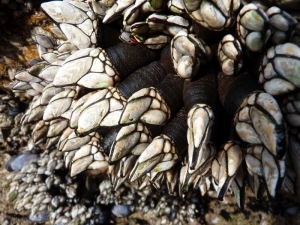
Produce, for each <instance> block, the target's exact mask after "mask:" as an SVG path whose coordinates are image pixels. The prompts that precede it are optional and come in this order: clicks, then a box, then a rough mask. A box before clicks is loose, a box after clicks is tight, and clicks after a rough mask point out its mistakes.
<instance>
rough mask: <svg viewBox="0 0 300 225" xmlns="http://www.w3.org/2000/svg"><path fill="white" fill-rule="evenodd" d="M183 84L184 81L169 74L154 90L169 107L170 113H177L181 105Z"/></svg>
mask: <svg viewBox="0 0 300 225" xmlns="http://www.w3.org/2000/svg"><path fill="white" fill-rule="evenodd" d="M183 83H184V79H181V78H180V77H178V76H177V75H175V74H171V73H169V74H168V75H167V76H166V78H165V79H164V80H163V82H161V83H160V84H159V85H158V86H157V88H156V89H157V90H158V92H159V93H160V94H161V96H162V98H163V99H164V100H165V102H166V103H167V105H168V106H169V107H170V110H171V113H174V112H175V111H177V110H178V109H179V108H180V107H181V106H182V104H183V94H182V91H183Z"/></svg>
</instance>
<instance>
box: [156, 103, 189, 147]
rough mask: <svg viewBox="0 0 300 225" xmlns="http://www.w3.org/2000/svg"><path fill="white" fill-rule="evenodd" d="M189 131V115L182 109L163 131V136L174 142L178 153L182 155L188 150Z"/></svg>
mask: <svg viewBox="0 0 300 225" xmlns="http://www.w3.org/2000/svg"><path fill="white" fill-rule="evenodd" d="M187 129H188V126H187V114H186V112H185V109H184V108H181V109H180V110H179V111H178V112H177V113H176V115H175V116H174V117H173V118H172V119H171V120H170V122H169V123H167V124H166V125H165V127H164V129H163V131H162V134H164V135H166V136H168V137H169V138H171V139H172V141H174V143H175V146H176V148H177V150H178V153H182V152H183V151H184V150H185V149H186V148H187V138H186V131H187Z"/></svg>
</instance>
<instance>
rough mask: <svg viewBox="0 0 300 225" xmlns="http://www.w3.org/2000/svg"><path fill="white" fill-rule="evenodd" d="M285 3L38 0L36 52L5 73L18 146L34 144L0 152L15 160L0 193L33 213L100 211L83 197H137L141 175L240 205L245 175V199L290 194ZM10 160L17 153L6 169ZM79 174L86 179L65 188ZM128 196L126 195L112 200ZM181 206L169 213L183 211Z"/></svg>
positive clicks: (294, 112)
mask: <svg viewBox="0 0 300 225" xmlns="http://www.w3.org/2000/svg"><path fill="white" fill-rule="evenodd" d="M274 5H277V6H274ZM294 7H297V9H298V10H299V5H297V4H294V3H292V2H288V3H286V2H284V1H274V2H272V3H270V1H268V2H263V3H260V4H258V3H249V4H248V3H246V2H245V1H241V2H240V1H239V0H223V1H212V0H208V1H204V0H196V1H188V0H183V1H176V0H168V1H167V0H158V1H149V0H136V1H133V0H117V1H114V0H111V1H97V0H88V1H52V2H47V3H43V4H42V5H41V9H42V11H43V12H44V13H45V14H46V15H47V17H49V19H50V20H52V21H53V23H54V24H53V26H52V27H51V32H46V31H44V32H42V31H41V32H40V33H37V34H36V35H35V41H36V44H37V48H38V51H39V56H40V62H38V63H36V64H35V65H33V66H32V67H30V68H28V69H27V70H24V71H20V72H18V73H16V74H15V77H14V78H15V83H14V85H13V91H14V92H15V93H17V92H23V93H26V94H27V95H29V96H32V97H33V98H32V101H31V103H30V105H29V106H28V108H27V110H26V112H25V113H24V114H23V117H22V118H21V124H23V125H24V124H35V125H34V128H33V130H32V133H31V138H30V141H29V144H28V151H33V150H34V149H37V148H42V149H43V150H44V152H43V153H42V154H40V155H36V154H33V153H32V154H33V155H31V154H26V155H20V156H19V159H18V160H19V161H17V158H18V157H16V158H14V159H12V160H10V161H9V162H8V163H7V168H8V169H9V170H20V172H15V173H13V174H12V175H11V176H10V177H9V179H8V180H9V182H8V184H7V185H8V186H9V187H10V191H9V193H8V199H9V200H10V201H15V206H16V209H17V210H23V209H28V210H31V215H30V218H31V220H33V221H37V222H41V221H44V220H48V219H50V221H51V223H53V224H61V223H62V224H70V223H72V224H95V223H105V222H103V221H106V217H105V212H104V211H102V208H101V207H100V206H99V205H97V203H98V204H99V203H100V204H104V205H105V204H111V203H112V202H113V203H119V204H127V203H128V205H130V203H131V202H134V201H139V203H137V204H141V205H143V206H145V207H146V205H147V204H150V203H149V202H151V197H150V192H149V190H151V187H152V188H153V189H161V190H163V191H164V192H168V193H169V194H170V195H174V196H180V198H181V197H188V196H191V193H193V192H195V191H196V190H199V189H200V192H201V195H205V193H206V192H207V191H208V190H209V189H210V188H212V189H214V190H215V191H216V193H217V198H218V199H221V200H222V199H223V197H224V195H225V194H226V193H227V192H228V191H230V192H232V193H233V194H234V196H235V197H236V200H237V204H238V206H239V207H240V208H243V205H244V198H245V186H246V183H248V184H249V185H250V187H251V188H252V190H253V192H254V194H255V197H256V198H257V199H262V198H263V196H267V197H268V198H269V199H273V198H276V196H277V195H278V194H280V193H288V194H290V195H296V196H297V197H300V196H299V194H300V181H299V180H300V168H299V164H300V133H299V126H300V123H299V121H300V115H299V113H300V97H299V88H300V48H299V29H298V27H299V22H298V21H297V20H298V19H299V18H298V17H297V16H295V17H293V16H292V13H293V12H292V11H291V9H293V8H294ZM116 28H117V29H116ZM118 29H119V30H118ZM119 31H120V32H119ZM117 35H119V38H120V40H122V41H123V42H121V43H119V42H120V41H119V40H118V39H117V38H116V36H117ZM222 120H228V121H229V122H228V123H224V122H222ZM224 124H227V126H225V125H224ZM228 124H230V125H228ZM41 146H43V147H41ZM21 157H23V158H21ZM20 161H25V163H24V162H23V163H24V164H25V165H24V166H23V167H22V166H21V168H19V169H15V167H16V165H17V164H19V163H20ZM62 174H63V176H62ZM107 177H109V181H108V180H107V179H108V178H107ZM246 181H247V182H246ZM83 184H85V188H86V189H87V193H85V192H84V191H82V190H80V188H78V186H80V185H83ZM99 184H100V185H99ZM98 186H99V188H98ZM165 186H166V187H165ZM124 187H131V188H132V189H134V190H135V191H136V192H137V193H138V195H139V196H140V197H142V200H137V199H133V198H134V197H133V195H132V193H131V194H128V193H126V189H125V188H124ZM95 190H97V191H99V190H100V195H99V196H98V198H97V199H95V198H94V199H93V195H92V194H90V192H91V193H92V192H94V191H95ZM113 190H114V192H115V193H114V194H113ZM89 191H90V192H89ZM152 191H155V190H152ZM117 193H119V196H117ZM165 194H166V193H165ZM54 196H55V197H54ZM79 196H84V197H86V198H85V201H86V202H82V201H81V198H80V197H79ZM164 196H165V195H164ZM135 197H136V196H135ZM137 198H138V197H137ZM164 198H165V197H164ZM147 201H149V202H147ZM187 201H188V200H187ZM159 204H163V202H160V203H159ZM150 205H151V204H150ZM187 205H188V206H187V207H190V205H191V204H190V203H189V202H188V203H187ZM152 207H155V206H154V205H153V204H152ZM191 207H193V206H191ZM130 210H132V211H134V210H140V209H138V208H137V207H136V206H132V208H130V209H129V208H128V207H126V206H123V208H122V207H119V206H116V207H115V208H114V209H113V210H112V212H113V214H114V215H116V216H119V215H121V216H127V215H128V214H129V212H130ZM193 213H194V211H193V210H191V212H190V213H186V214H184V216H182V215H181V214H180V213H179V212H178V214H177V216H175V217H174V218H173V219H172V221H171V220H170V221H171V222H172V223H174V224H176V223H184V221H190V222H193V221H196V220H197V219H196V216H195V214H193ZM180 216H181V217H180ZM183 217H184V218H183ZM189 217H190V218H189ZM180 218H182V219H180ZM169 219H170V218H168V220H169ZM181 220H184V221H181ZM101 221H102V222H101ZM175 221H176V222H175ZM171 222H170V223H171Z"/></svg>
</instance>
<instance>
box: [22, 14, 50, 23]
mask: <svg viewBox="0 0 300 225" xmlns="http://www.w3.org/2000/svg"><path fill="white" fill-rule="evenodd" d="M45 19H47V17H46V15H45V14H44V13H42V12H40V11H39V12H36V13H35V14H33V15H31V16H30V17H29V19H28V20H27V24H28V25H35V24H38V23H41V22H43V21H44V20H45Z"/></svg>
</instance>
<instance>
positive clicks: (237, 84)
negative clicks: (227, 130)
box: [218, 73, 261, 117]
mask: <svg viewBox="0 0 300 225" xmlns="http://www.w3.org/2000/svg"><path fill="white" fill-rule="evenodd" d="M218 89H219V96H220V101H221V104H222V105H223V107H224V108H225V109H226V111H227V113H228V114H229V115H230V116H231V117H233V116H234V114H235V113H236V111H237V109H238V108H239V107H240V105H241V104H242V102H243V100H244V99H245V98H246V97H247V96H248V95H249V94H251V93H252V92H254V91H257V90H261V88H260V87H259V85H258V84H257V83H256V82H255V80H254V79H253V78H252V77H251V76H249V74H248V73H242V74H240V75H238V76H228V75H225V74H223V73H219V74H218Z"/></svg>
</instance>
